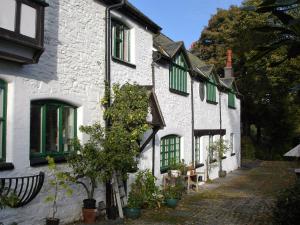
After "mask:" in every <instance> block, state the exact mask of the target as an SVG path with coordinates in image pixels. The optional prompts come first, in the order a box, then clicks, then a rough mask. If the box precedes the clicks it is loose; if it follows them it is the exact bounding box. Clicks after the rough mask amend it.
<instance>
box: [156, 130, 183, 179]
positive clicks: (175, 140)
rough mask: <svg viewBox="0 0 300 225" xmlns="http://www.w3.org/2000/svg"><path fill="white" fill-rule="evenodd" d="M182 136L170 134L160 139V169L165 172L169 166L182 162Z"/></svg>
mask: <svg viewBox="0 0 300 225" xmlns="http://www.w3.org/2000/svg"><path fill="white" fill-rule="evenodd" d="M180 142H181V140H180V136H178V135H168V136H165V137H163V138H161V140H160V171H161V172H162V173H163V172H165V171H167V170H168V168H169V166H170V165H172V164H174V163H179V162H180V144H181V143H180Z"/></svg>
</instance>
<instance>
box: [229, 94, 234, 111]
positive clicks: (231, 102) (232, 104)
mask: <svg viewBox="0 0 300 225" xmlns="http://www.w3.org/2000/svg"><path fill="white" fill-rule="evenodd" d="M228 107H229V108H235V94H234V93H233V92H228Z"/></svg>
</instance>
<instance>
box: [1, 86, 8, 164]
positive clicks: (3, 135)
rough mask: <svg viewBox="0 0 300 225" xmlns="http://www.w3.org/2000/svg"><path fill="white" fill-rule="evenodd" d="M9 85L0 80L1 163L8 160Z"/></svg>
mask: <svg viewBox="0 0 300 225" xmlns="http://www.w3.org/2000/svg"><path fill="white" fill-rule="evenodd" d="M6 117H7V83H6V82H5V81H3V80H0V162H5V158H6Z"/></svg>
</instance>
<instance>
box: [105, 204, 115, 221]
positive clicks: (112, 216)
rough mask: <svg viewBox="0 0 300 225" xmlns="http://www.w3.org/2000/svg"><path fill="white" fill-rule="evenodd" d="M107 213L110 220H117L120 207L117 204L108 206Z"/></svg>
mask: <svg viewBox="0 0 300 225" xmlns="http://www.w3.org/2000/svg"><path fill="white" fill-rule="evenodd" d="M106 215H107V218H108V219H109V220H115V219H117V216H118V209H117V207H116V206H112V207H110V208H106Z"/></svg>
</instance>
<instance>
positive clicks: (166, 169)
mask: <svg viewBox="0 0 300 225" xmlns="http://www.w3.org/2000/svg"><path fill="white" fill-rule="evenodd" d="M168 170H169V168H163V169H160V173H161V174H163V173H167V172H168Z"/></svg>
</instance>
